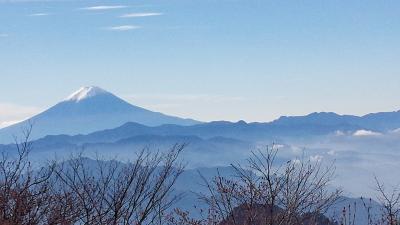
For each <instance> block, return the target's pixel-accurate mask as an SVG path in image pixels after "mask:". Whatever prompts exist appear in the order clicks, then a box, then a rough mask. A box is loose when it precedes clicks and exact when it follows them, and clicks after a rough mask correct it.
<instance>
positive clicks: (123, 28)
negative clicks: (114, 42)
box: [107, 25, 141, 31]
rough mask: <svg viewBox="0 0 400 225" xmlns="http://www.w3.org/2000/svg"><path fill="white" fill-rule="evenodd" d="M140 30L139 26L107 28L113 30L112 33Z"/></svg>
mask: <svg viewBox="0 0 400 225" xmlns="http://www.w3.org/2000/svg"><path fill="white" fill-rule="evenodd" d="M139 28H141V27H140V26H135V25H121V26H113V27H107V30H113V31H128V30H136V29H139Z"/></svg>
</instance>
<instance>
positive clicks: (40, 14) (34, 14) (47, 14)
mask: <svg viewBox="0 0 400 225" xmlns="http://www.w3.org/2000/svg"><path fill="white" fill-rule="evenodd" d="M49 15H50V13H33V14H29V15H28V16H49Z"/></svg>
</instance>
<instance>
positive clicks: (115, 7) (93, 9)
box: [80, 5, 128, 11]
mask: <svg viewBox="0 0 400 225" xmlns="http://www.w3.org/2000/svg"><path fill="white" fill-rule="evenodd" d="M127 7H128V6H126V5H98V6H90V7H84V8H80V9H81V10H89V11H98V10H110V9H123V8H127Z"/></svg>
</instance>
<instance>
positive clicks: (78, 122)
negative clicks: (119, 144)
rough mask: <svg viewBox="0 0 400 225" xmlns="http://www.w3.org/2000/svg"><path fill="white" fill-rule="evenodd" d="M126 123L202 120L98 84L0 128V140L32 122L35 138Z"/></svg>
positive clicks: (95, 129) (184, 122) (9, 138)
mask: <svg viewBox="0 0 400 225" xmlns="http://www.w3.org/2000/svg"><path fill="white" fill-rule="evenodd" d="M126 122H140V123H141V124H145V125H148V126H158V125H162V124H179V125H193V124H196V123H199V122H198V121H195V120H191V119H182V118H178V117H174V116H168V115H165V114H162V113H159V112H153V111H150V110H147V109H144V108H141V107H138V106H134V105H131V104H129V103H128V102H126V101H124V100H122V99H120V98H118V97H117V96H115V95H113V94H111V93H109V92H107V91H105V90H103V89H101V88H98V87H84V88H81V89H80V90H78V91H77V92H75V93H74V94H72V95H71V96H69V97H68V98H67V99H66V100H64V101H62V102H60V103H58V104H56V105H54V106H53V107H51V108H49V109H47V110H46V111H44V112H42V113H40V114H38V115H36V116H33V117H32V118H30V119H28V120H25V121H23V122H20V123H18V124H14V125H11V126H9V127H6V128H3V129H0V143H7V142H11V141H12V136H13V135H19V134H20V132H21V129H23V128H25V127H28V126H29V124H30V123H31V124H33V126H34V130H33V132H32V137H33V138H34V139H37V138H41V137H44V136H45V135H49V134H71V135H75V134H87V133H90V132H94V131H98V130H104V129H108V128H113V127H117V126H121V125H122V124H124V123H126Z"/></svg>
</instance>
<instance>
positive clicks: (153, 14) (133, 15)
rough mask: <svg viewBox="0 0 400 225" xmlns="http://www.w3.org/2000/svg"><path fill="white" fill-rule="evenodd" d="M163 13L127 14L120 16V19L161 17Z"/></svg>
mask: <svg viewBox="0 0 400 225" xmlns="http://www.w3.org/2000/svg"><path fill="white" fill-rule="evenodd" d="M161 15H163V13H156V12H148V13H128V14H124V15H122V16H120V17H121V18H135V17H148V16H161Z"/></svg>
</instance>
